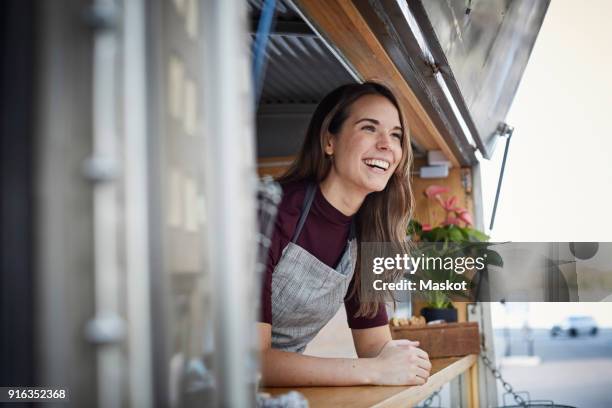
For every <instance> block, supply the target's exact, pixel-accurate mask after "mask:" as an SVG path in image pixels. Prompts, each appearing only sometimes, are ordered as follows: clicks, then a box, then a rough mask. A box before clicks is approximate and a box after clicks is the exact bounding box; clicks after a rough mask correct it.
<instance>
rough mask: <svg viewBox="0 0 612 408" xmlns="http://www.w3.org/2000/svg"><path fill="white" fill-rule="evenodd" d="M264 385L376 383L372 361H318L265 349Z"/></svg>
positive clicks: (333, 359)
mask: <svg viewBox="0 0 612 408" xmlns="http://www.w3.org/2000/svg"><path fill="white" fill-rule="evenodd" d="M261 358H262V383H263V385H265V386H269V387H273V386H278V387H282V386H343V385H344V386H349V385H367V384H373V383H374V382H375V378H374V376H375V375H376V369H375V359H373V358H321V357H313V356H305V355H303V354H299V353H291V352H287V351H281V350H275V349H266V350H264V351H262V355H261Z"/></svg>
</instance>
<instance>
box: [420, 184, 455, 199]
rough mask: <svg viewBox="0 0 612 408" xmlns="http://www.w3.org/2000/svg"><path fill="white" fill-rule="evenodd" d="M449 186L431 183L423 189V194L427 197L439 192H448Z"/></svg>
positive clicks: (435, 195)
mask: <svg viewBox="0 0 612 408" xmlns="http://www.w3.org/2000/svg"><path fill="white" fill-rule="evenodd" d="M449 191H450V188H448V187H444V186H436V185H431V186H429V187H427V188H426V189H425V196H426V197H427V198H434V197H437V196H439V195H440V194H444V193H448V192H449Z"/></svg>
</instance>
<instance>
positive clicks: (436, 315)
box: [421, 307, 457, 323]
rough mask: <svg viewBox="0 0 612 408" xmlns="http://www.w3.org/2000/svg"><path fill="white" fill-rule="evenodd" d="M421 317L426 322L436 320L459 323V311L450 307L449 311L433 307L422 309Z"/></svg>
mask: <svg viewBox="0 0 612 408" xmlns="http://www.w3.org/2000/svg"><path fill="white" fill-rule="evenodd" d="M421 316H423V317H424V318H425V321H427V322H431V321H434V320H444V321H445V322H447V323H452V322H456V321H457V309H455V308H454V307H450V308H447V309H434V308H432V307H424V308H423V309H421Z"/></svg>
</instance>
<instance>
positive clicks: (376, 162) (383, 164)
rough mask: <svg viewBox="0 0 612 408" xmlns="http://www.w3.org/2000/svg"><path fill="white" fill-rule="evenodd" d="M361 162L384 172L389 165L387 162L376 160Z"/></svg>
mask: <svg viewBox="0 0 612 408" xmlns="http://www.w3.org/2000/svg"><path fill="white" fill-rule="evenodd" d="M363 162H364V163H365V164H367V165H370V166H376V167H380V168H382V169H385V170H387V169H388V168H389V165H390V164H389V162H388V161H385V160H377V159H367V160H364V161H363Z"/></svg>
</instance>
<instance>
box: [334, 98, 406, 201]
mask: <svg viewBox="0 0 612 408" xmlns="http://www.w3.org/2000/svg"><path fill="white" fill-rule="evenodd" d="M402 138H403V129H402V128H401V124H400V119H399V113H398V111H397V109H396V108H395V106H393V104H392V103H391V102H390V101H389V100H388V99H387V98H385V97H383V96H380V95H366V96H363V97H361V98H359V99H358V100H356V101H355V102H354V103H353V104H352V105H351V107H350V108H349V116H348V118H347V119H346V120H345V121H344V123H343V124H342V128H341V129H340V132H339V133H338V134H336V135H331V134H330V135H329V136H328V139H327V142H326V145H325V153H326V154H328V155H333V160H332V168H331V171H330V172H331V173H330V176H333V177H337V178H339V179H340V180H342V181H343V182H344V183H347V185H348V186H350V187H354V188H355V189H359V190H360V192H365V193H366V194H368V193H371V192H375V191H382V190H383V189H384V188H385V187H386V185H387V182H388V181H389V178H390V177H391V175H392V174H393V173H394V172H395V169H396V168H397V166H398V164H399V162H400V161H401V159H402Z"/></svg>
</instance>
